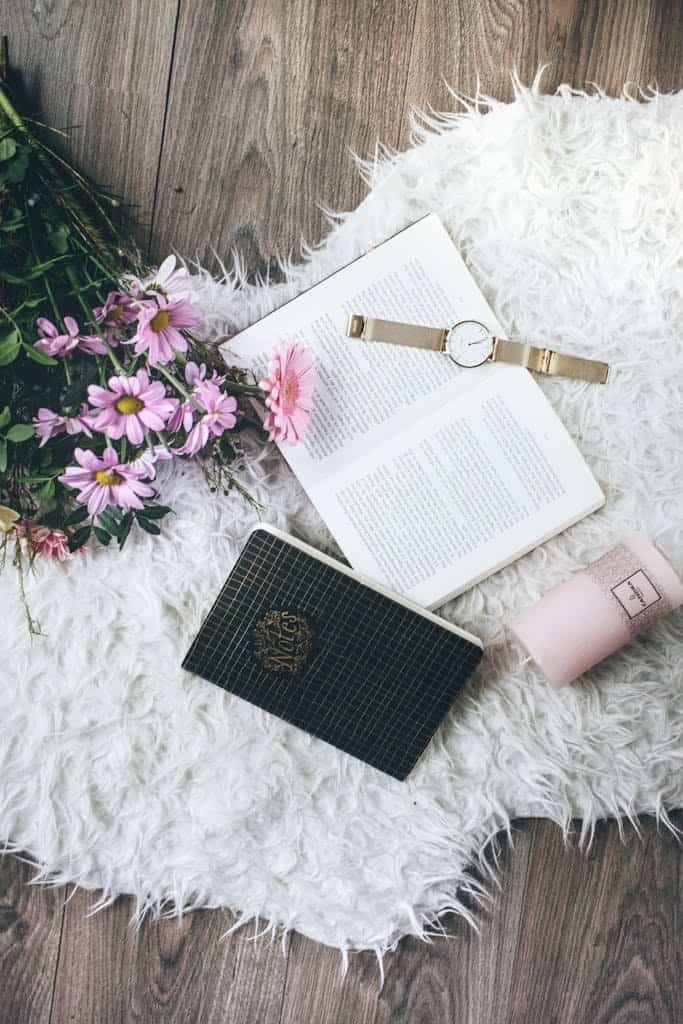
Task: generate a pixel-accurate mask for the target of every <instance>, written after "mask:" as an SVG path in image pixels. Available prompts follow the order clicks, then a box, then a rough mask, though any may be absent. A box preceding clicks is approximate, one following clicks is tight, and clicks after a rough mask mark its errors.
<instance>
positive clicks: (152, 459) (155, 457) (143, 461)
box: [130, 444, 173, 480]
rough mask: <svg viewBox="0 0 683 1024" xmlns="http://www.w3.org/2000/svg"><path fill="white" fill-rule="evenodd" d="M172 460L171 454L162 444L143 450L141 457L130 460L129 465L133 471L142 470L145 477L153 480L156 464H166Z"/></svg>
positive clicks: (155, 473)
mask: <svg viewBox="0 0 683 1024" xmlns="http://www.w3.org/2000/svg"><path fill="white" fill-rule="evenodd" d="M172 458H173V452H172V451H171V450H170V449H169V448H166V447H165V446H164V445H163V444H155V445H152V446H151V447H150V448H145V449H144V450H143V452H142V454H141V455H138V457H137V458H136V459H132V460H131V463H130V465H131V466H132V467H133V469H135V470H144V474H145V477H149V479H150V480H153V479H154V477H155V476H156V475H157V470H156V464H157V462H167V461H168V460H169V459H172Z"/></svg>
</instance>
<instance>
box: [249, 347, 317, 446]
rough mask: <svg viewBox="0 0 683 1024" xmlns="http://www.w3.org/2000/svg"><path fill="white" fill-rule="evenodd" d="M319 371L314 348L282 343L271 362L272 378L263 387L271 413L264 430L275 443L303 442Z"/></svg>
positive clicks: (260, 385)
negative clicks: (312, 351) (316, 374)
mask: <svg viewBox="0 0 683 1024" xmlns="http://www.w3.org/2000/svg"><path fill="white" fill-rule="evenodd" d="M314 386H315V371H314V369H313V358H312V356H311V352H310V349H308V348H307V346H306V345H303V344H302V343H301V342H294V343H293V344H292V345H289V346H286V345H285V344H284V343H283V342H279V343H278V345H277V347H276V348H275V351H274V352H273V355H272V356H271V360H270V367H269V372H268V376H267V377H266V378H265V379H264V380H262V381H260V382H259V387H260V388H262V389H263V390H264V391H267V392H268V395H267V397H266V406H267V407H268V409H269V410H270V412H269V413H268V415H267V416H266V419H265V422H264V424H263V425H264V427H265V428H266V430H267V431H268V432H269V434H270V439H271V441H272V440H275V441H292V442H296V441H299V440H301V435H302V433H303V431H304V429H305V427H306V424H307V423H308V420H309V418H310V415H311V407H312V399H313V388H314Z"/></svg>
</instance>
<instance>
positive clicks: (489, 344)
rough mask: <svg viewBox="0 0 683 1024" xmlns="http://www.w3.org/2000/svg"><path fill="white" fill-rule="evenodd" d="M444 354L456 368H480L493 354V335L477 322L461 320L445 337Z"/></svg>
mask: <svg viewBox="0 0 683 1024" xmlns="http://www.w3.org/2000/svg"><path fill="white" fill-rule="evenodd" d="M446 352H447V353H448V355H449V356H450V357H451V359H452V360H453V362H454V363H457V364H458V366H481V364H482V363H485V362H486V360H487V359H488V358H489V356H490V355H491V353H492V352H493V335H492V334H491V332H490V330H489V329H488V327H485V326H484V324H480V323H479V321H478V320H461V321H460V322H459V323H457V324H454V325H453V327H451V329H450V331H449V332H448V334H447V335H446Z"/></svg>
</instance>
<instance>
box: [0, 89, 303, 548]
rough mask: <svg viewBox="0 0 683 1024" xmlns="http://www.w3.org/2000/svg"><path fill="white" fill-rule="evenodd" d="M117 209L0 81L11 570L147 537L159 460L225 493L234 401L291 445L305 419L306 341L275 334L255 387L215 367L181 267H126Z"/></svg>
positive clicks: (1, 303) (3, 407) (6, 540)
mask: <svg viewBox="0 0 683 1024" xmlns="http://www.w3.org/2000/svg"><path fill="white" fill-rule="evenodd" d="M118 208H119V203H118V200H116V199H115V198H114V197H112V196H110V195H108V194H106V193H104V192H103V191H101V190H98V189H97V188H96V187H95V186H94V185H93V184H92V183H90V182H89V181H88V180H86V179H85V178H84V177H83V176H82V175H81V174H79V173H78V171H77V170H76V169H75V168H73V167H71V166H70V165H69V164H68V163H67V162H65V161H64V160H63V159H62V158H61V157H60V156H59V154H58V153H56V152H55V151H54V150H53V149H52V148H51V147H50V146H49V145H48V143H47V142H46V141H45V137H44V133H42V132H41V131H39V130H38V129H37V128H34V127H33V125H32V123H31V122H30V121H28V119H25V118H22V117H20V115H19V114H18V113H17V111H16V109H15V106H14V105H13V103H12V102H11V100H10V98H9V92H8V90H7V88H6V87H5V86H4V85H2V84H0V545H1V546H2V549H3V556H4V557H6V556H7V551H8V547H9V545H12V544H13V551H14V555H13V557H14V560H15V561H17V562H18V563H19V564H20V563H21V559H22V557H26V556H28V557H29V559H32V558H34V557H35V556H36V555H40V556H46V557H48V558H57V559H65V558H68V557H69V556H70V555H71V554H73V553H74V552H77V551H79V550H80V549H82V548H83V546H84V545H86V544H88V543H91V542H92V543H99V544H104V545H108V544H110V543H111V542H112V540H114V541H115V542H116V543H117V544H118V545H119V546H123V544H124V543H125V541H126V538H127V537H128V536H129V533H130V531H131V529H133V528H136V529H141V530H143V531H145V532H147V533H149V534H159V533H160V531H161V527H162V520H163V519H164V517H165V516H166V515H167V514H168V513H169V512H170V511H171V509H169V508H168V507H167V506H166V505H163V504H161V503H160V501H159V497H160V495H159V493H158V489H157V482H156V476H157V466H158V464H159V463H160V462H163V461H166V460H172V459H196V460H198V461H199V462H200V464H201V465H202V468H203V470H204V472H205V475H206V476H207V478H208V479H209V481H210V484H211V486H212V487H214V488H222V489H227V488H230V487H236V488H239V482H238V480H237V479H236V477H235V469H236V468H237V466H238V464H239V457H240V431H241V430H242V429H243V428H244V426H245V425H246V424H247V423H248V422H249V421H250V409H251V403H250V402H248V401H247V399H248V397H249V396H260V397H261V399H262V400H263V401H264V402H265V405H266V407H267V410H268V414H267V417H266V421H265V424H264V426H265V429H266V430H267V431H268V433H269V435H270V438H271V439H273V438H275V439H276V440H290V441H296V440H298V439H299V437H300V435H301V431H302V429H303V428H304V426H305V423H306V420H307V418H308V415H309V412H310V408H311V396H312V389H313V369H312V362H311V357H310V354H309V352H308V350H307V349H306V348H305V347H304V346H301V345H293V346H289V347H288V346H285V345H283V344H281V343H280V344H279V345H278V346H276V348H275V350H274V353H273V359H272V363H271V367H270V371H269V374H268V377H267V378H266V379H265V380H264V381H262V382H260V384H257V383H256V382H251V383H249V382H248V381H247V380H246V377H245V374H244V372H242V371H238V370H230V369H227V368H226V367H225V365H224V364H223V363H222V361H221V360H220V357H218V356H217V354H216V353H215V352H214V351H213V350H212V349H211V348H209V347H208V346H206V345H205V344H203V343H202V342H200V341H199V340H198V333H199V331H200V328H201V321H202V316H201V313H200V311H199V310H198V309H197V307H196V305H195V303H194V301H193V291H192V288H191V278H190V277H189V275H188V273H187V271H186V269H185V268H184V267H182V266H178V265H177V264H176V260H175V258H174V257H173V256H169V257H168V258H167V259H166V260H164V262H163V263H162V264H161V266H160V267H159V268H158V269H157V270H150V269H149V268H145V267H144V266H142V265H141V264H140V262H139V261H136V259H135V258H134V256H132V255H131V253H132V251H133V250H132V247H131V246H130V245H127V244H126V241H125V239H124V237H123V235H122V231H121V228H120V226H119V224H118V221H119V219H120V213H119V212H118Z"/></svg>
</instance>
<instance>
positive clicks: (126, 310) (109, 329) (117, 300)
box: [93, 292, 138, 345]
mask: <svg viewBox="0 0 683 1024" xmlns="http://www.w3.org/2000/svg"><path fill="white" fill-rule="evenodd" d="M93 316H94V317H95V321H96V323H98V324H102V327H103V329H104V331H105V334H106V336H107V341H108V342H109V343H110V345H118V343H119V340H120V337H121V335H122V333H123V328H125V327H126V326H127V325H128V324H132V323H134V322H135V321H136V320H137V318H138V314H137V308H136V305H135V303H134V302H133V300H132V298H131V297H130V295H126V293H125V292H109V294H108V295H107V298H106V299H105V301H104V305H103V306H96V307H95V309H93Z"/></svg>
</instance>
